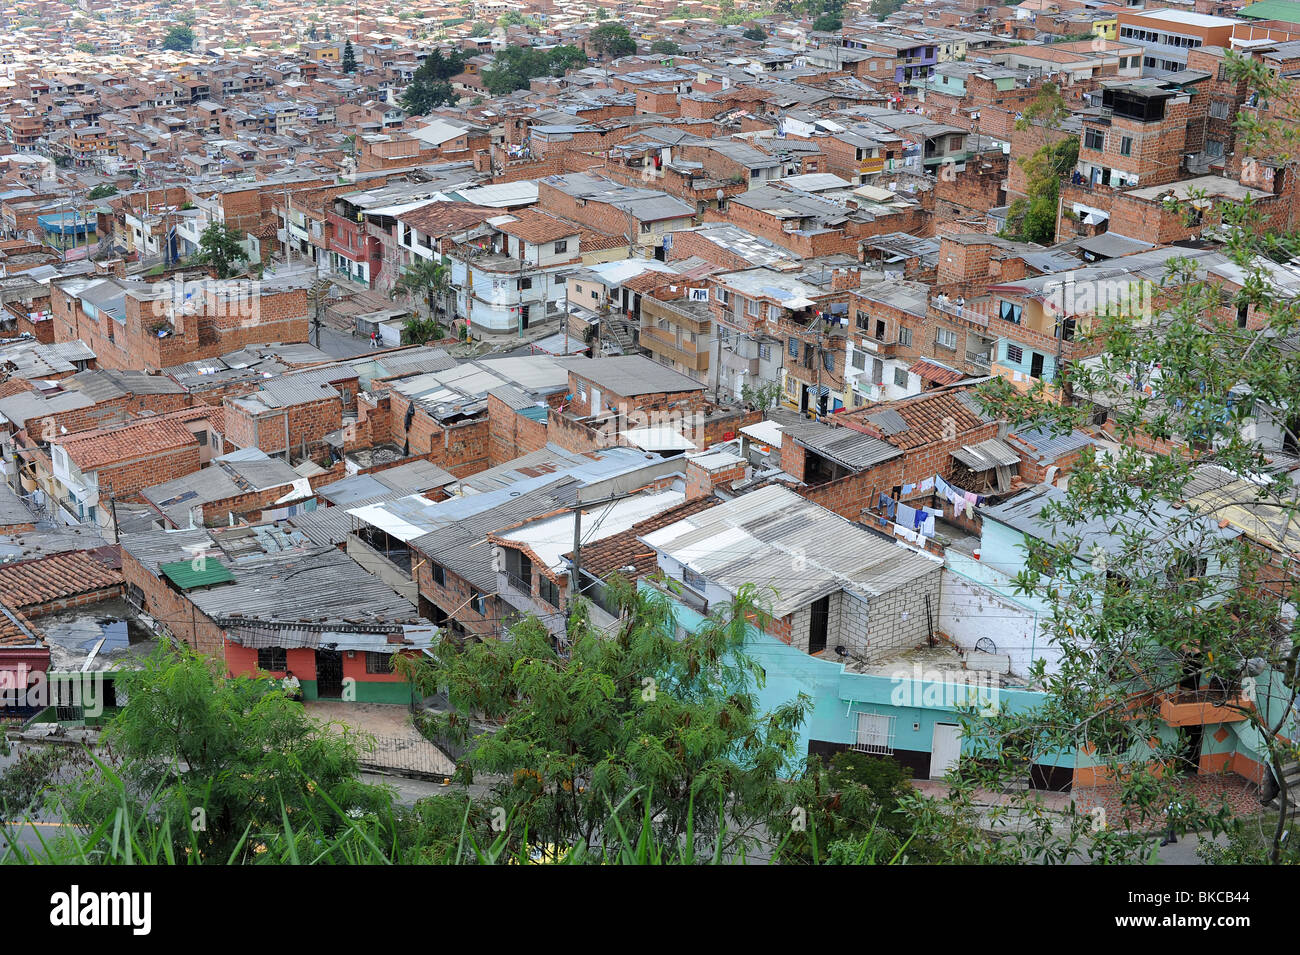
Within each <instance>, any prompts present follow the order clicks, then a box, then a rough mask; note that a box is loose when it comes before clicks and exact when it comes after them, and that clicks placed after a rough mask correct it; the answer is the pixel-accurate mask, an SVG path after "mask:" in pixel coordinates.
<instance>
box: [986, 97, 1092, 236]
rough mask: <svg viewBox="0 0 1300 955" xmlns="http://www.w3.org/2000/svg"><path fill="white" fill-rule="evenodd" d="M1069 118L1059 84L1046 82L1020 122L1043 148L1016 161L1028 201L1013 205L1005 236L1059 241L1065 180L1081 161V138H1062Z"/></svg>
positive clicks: (1017, 126) (1022, 200) (1023, 128)
mask: <svg viewBox="0 0 1300 955" xmlns="http://www.w3.org/2000/svg"><path fill="white" fill-rule="evenodd" d="M1069 115H1070V110H1069V107H1068V106H1067V105H1066V103H1065V100H1064V98H1063V97H1062V96H1061V93H1060V90H1059V89H1057V87H1056V85H1055V84H1052V83H1045V84H1043V88H1042V89H1041V90H1039V92H1038V95H1037V96H1036V97H1035V98H1034V101H1033V102H1032V103H1030V104H1029V105H1028V106H1027V107H1025V109H1024V111H1023V113H1022V114H1021V116H1020V118H1019V119H1017V120H1016V128H1017V129H1019V130H1022V131H1024V130H1033V131H1037V133H1038V138H1039V142H1040V143H1041V145H1040V146H1039V147H1038V148H1037V149H1036V150H1034V152H1033V153H1031V154H1030V155H1028V156H1022V157H1020V158H1019V159H1017V160H1016V161H1017V162H1018V163H1019V164H1020V167H1021V168H1022V169H1023V170H1024V172H1025V182H1026V194H1027V198H1022V199H1016V200H1015V201H1014V202H1012V203H1011V206H1010V208H1008V210H1007V224H1006V228H1005V229H1004V230H1003V233H1002V234H1003V235H1004V236H1006V237H1008V238H1013V239H1018V240H1020V241H1022V242H1037V243H1039V244H1040V245H1052V244H1054V243H1055V242H1056V216H1057V205H1058V203H1057V200H1058V199H1059V198H1060V195H1061V179H1062V177H1064V176H1066V175H1068V174H1069V173H1070V171H1071V170H1072V169H1074V167H1075V164H1076V163H1077V162H1078V160H1079V137H1077V136H1059V135H1058V131H1059V130H1060V127H1061V123H1062V122H1063V121H1064V120H1065V118H1066V117H1067V116H1069Z"/></svg>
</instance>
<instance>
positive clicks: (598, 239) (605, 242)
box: [582, 229, 627, 252]
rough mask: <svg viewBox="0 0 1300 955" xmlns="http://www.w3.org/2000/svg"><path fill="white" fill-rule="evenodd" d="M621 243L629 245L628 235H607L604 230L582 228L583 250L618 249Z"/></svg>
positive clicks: (602, 250) (601, 250)
mask: <svg viewBox="0 0 1300 955" xmlns="http://www.w3.org/2000/svg"><path fill="white" fill-rule="evenodd" d="M621 245H627V236H624V235H605V233H603V232H593V231H592V230H590V229H583V230H582V251H583V252H604V251H605V250H606V249H617V248H618V247H619V246H621Z"/></svg>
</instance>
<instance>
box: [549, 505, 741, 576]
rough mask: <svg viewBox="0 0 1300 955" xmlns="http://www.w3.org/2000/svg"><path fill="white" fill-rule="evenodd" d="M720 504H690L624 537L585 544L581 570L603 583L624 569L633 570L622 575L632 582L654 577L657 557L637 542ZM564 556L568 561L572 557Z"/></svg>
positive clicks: (647, 521) (637, 526)
mask: <svg viewBox="0 0 1300 955" xmlns="http://www.w3.org/2000/svg"><path fill="white" fill-rule="evenodd" d="M721 503H722V502H721V501H719V500H718V499H717V498H713V497H701V498H698V499H696V500H694V501H687V502H686V503H685V504H678V505H677V506H676V507H670V508H669V509H668V510H666V511H663V512H661V513H659V514H656V515H655V516H654V517H649V518H646V519H645V520H644V521H641V523H639V524H633V525H632V526H631V527H630V528H628V529H627V530H625V531H623V532H622V533H621V534H615V535H613V536H612V537H605V538H602V539H601V540H598V541H596V542H595V543H592V544H586V545H584V546H583V548H582V569H583V570H584V571H586V572H587V573H589V574H592V575H593V576H596V577H600V578H602V579H603V578H605V577H607V576H608V575H610V574H612V573H615V572H616V571H621V570H622V568H624V567H632V568H634V569H633V570H632V571H624V572H623V576H624V577H626V578H627V579H629V580H636V579H637V578H638V577H644V576H645V575H646V574H650V573H653V572H654V571H655V570H657V569H658V566H659V565H658V563H657V562H656V561H655V553H654V551H653V550H651V549H650V548H649V547H647V546H646V545H645V544H642V543H641V542H640V541H639V540H637V538H638V537H644V536H645V535H646V534H649V533H650V532H651V531H656V530H658V529H659V528H661V527H667V526H668V525H669V524H676V523H677V522H678V521H680V520H682V519H683V518H687V517H690V516H691V515H692V514H696V513H699V512H700V511H703V510H706V509H708V508H710V507H713V506H715V505H717V504H721ZM564 556H565V557H566V558H569V557H571V556H572V555H571V554H565V555H564Z"/></svg>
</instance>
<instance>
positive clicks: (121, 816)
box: [0, 763, 902, 865]
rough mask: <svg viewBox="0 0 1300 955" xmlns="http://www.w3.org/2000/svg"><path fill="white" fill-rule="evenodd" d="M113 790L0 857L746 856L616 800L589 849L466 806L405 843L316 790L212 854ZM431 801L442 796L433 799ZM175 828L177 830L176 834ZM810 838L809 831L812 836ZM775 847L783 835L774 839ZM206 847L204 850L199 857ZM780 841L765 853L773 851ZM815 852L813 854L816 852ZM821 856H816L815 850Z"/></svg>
mask: <svg viewBox="0 0 1300 955" xmlns="http://www.w3.org/2000/svg"><path fill="white" fill-rule="evenodd" d="M100 769H101V772H104V773H105V774H106V778H108V779H109V780H110V781H111V783H112V785H113V786H114V787H115V789H116V791H117V794H118V796H119V803H118V806H117V808H116V809H115V810H114V811H113V812H112V813H111V814H110V815H109V816H108V817H107V818H104V819H102V820H101V821H99V823H98V824H96V825H94V826H75V825H71V824H67V823H64V824H62V825H61V826H60V827H59V829H58V830H57V832H56V833H54V834H47V832H46V831H43V830H42V828H41V827H39V826H36V825H32V826H31V831H32V833H33V836H32V838H30V839H28V840H26V844H24V842H23V841H20V839H19V838H18V834H17V833H15V832H14V831H13V830H14V829H15V828H17V827H23V826H26V825H29V824H30V823H31V822H32V820H31V819H30V817H28V818H26V819H24V820H23V821H22V822H15V823H11V824H10V826H9V827H8V828H6V829H4V830H0V831H2V832H3V843H2V844H0V863H3V864H7V865H409V864H417V863H418V864H426V865H533V864H548V865H730V864H742V865H743V864H746V863H747V862H749V861H751V860H750V859H749V858H748V855H747V853H746V851H745V850H744V849H743V848H741V849H739V850H737V851H736V852H734V853H730V854H724V853H723V851H722V849H721V846H722V845H723V844H724V843H725V842H726V840H725V838H723V837H724V836H725V832H724V833H722V834H719V836H718V837H716V838H713V839H711V840H710V846H709V849H708V851H707V852H703V853H702V852H700V851H699V849H698V847H697V846H696V845H695V838H694V833H693V829H692V827H691V826H690V824H689V822H688V828H687V833H686V837H685V839H684V840H682V841H681V843H680V844H669V843H667V842H665V841H664V840H663V839H662V838H661V837H660V836H659V835H658V833H657V830H656V827H655V826H654V821H653V819H652V817H651V816H650V814H649V812H647V813H646V814H645V815H644V816H643V817H642V818H641V819H640V820H639V822H638V824H637V826H635V827H631V828H629V827H628V826H627V825H626V823H625V820H624V819H623V818H622V814H621V813H620V812H619V811H618V809H619V808H620V807H614V808H612V809H611V812H610V817H609V819H610V822H609V828H610V834H611V836H613V837H615V840H614V841H615V845H614V846H613V847H611V848H591V847H588V846H587V845H585V844H575V845H570V846H547V847H544V848H538V847H536V846H533V847H529V846H528V845H527V844H528V840H527V839H526V838H525V839H523V840H522V842H523V843H524V846H523V847H518V848H514V849H511V848H510V847H509V845H510V841H511V840H510V839H509V831H510V822H511V821H512V820H507V822H506V825H505V827H504V831H502V832H501V833H500V834H499V835H497V836H496V837H495V838H494V839H493V840H492V841H490V842H486V843H484V842H481V841H480V840H479V836H478V835H477V834H476V832H475V831H474V830H473V828H472V827H471V826H470V825H469V807H468V805H467V807H466V813H465V816H464V818H463V819H462V821H461V827H460V833H459V837H458V838H457V839H456V840H455V842H454V844H451V845H446V846H443V847H442V848H431V847H429V846H425V845H419V844H415V843H412V842H411V841H410V840H409V839H408V838H403V836H404V835H409V832H406V831H405V830H404V829H403V825H402V822H401V820H400V819H399V818H398V813H397V812H396V810H395V809H394V808H393V807H391V806H390V807H389V808H388V809H387V810H382V811H380V812H377V813H368V814H364V815H360V814H356V813H355V812H351V813H350V812H348V811H346V810H345V809H344V808H342V807H340V806H338V805H337V804H335V803H334V802H333V801H332V800H330V799H329V797H328V796H326V795H324V794H322V796H323V797H324V802H325V803H326V804H327V806H328V811H327V812H321V811H320V810H319V809H318V808H314V807H306V808H303V809H301V810H299V811H297V812H294V813H293V814H292V818H291V811H290V810H289V809H288V808H286V807H285V806H284V804H283V803H281V805H280V825H279V826H278V827H277V828H275V829H274V830H269V831H264V832H256V831H253V830H252V829H251V827H250V828H249V829H246V830H245V831H244V832H243V834H242V836H241V837H240V838H239V840H238V841H237V843H236V845H235V846H234V848H233V850H232V851H230V852H229V853H228V854H227V855H224V856H223V857H220V858H216V857H212V855H211V854H210V852H209V851H208V850H206V849H205V848H204V845H203V841H202V840H201V838H200V835H199V833H198V832H196V831H194V830H193V829H192V828H191V825H190V818H191V817H190V816H189V814H188V813H187V815H186V817H185V818H182V819H176V818H174V817H172V816H171V815H169V814H161V815H158V816H154V815H151V814H150V813H149V812H148V811H147V810H145V809H143V808H142V807H141V803H140V800H138V799H136V798H133V797H132V795H131V794H130V793H129V792H128V790H127V787H126V785H125V784H124V782H123V780H122V779H121V777H120V776H118V775H117V774H116V773H115V772H114V771H113V769H112V768H111V767H109V766H105V765H104V764H102V763H101V764H100ZM430 798H434V799H440V798H447V797H444V796H433V797H430ZM182 834H183V835H182ZM811 835H812V836H813V842H814V845H815V833H811ZM783 844H784V840H783V842H782V845H783ZM205 853H206V854H205ZM780 854H781V846H777V847H776V849H775V850H773V853H772V857H773V858H774V859H775V858H779V857H780ZM815 855H818V854H816V853H815ZM835 855H837V856H839V858H838V860H837V861H851V862H855V863H860V864H875V863H883V864H896V863H898V862H899V861H900V860H901V857H902V851H901V850H900V851H899V852H897V853H894V854H893V855H891V856H889V857H880V856H879V854H878V853H877V852H876V851H874V850H872V849H870V848H869V847H868V848H862V847H861V846H857V847H854V848H851V849H848V850H845V851H841V852H839V853H835ZM818 857H819V858H820V855H818Z"/></svg>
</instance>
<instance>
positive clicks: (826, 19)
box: [812, 13, 844, 33]
mask: <svg viewBox="0 0 1300 955" xmlns="http://www.w3.org/2000/svg"><path fill="white" fill-rule="evenodd" d="M843 26H844V21H843V20H841V19H840V18H839V17H837V16H835V15H834V14H832V13H823V14H822V15H821V16H819V17H818V18H817V19H816V20H814V21H813V25H812V28H813V29H814V30H817V31H818V32H820V33H834V32H835V31H836V30H839V29H841V28H842V27H843Z"/></svg>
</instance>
